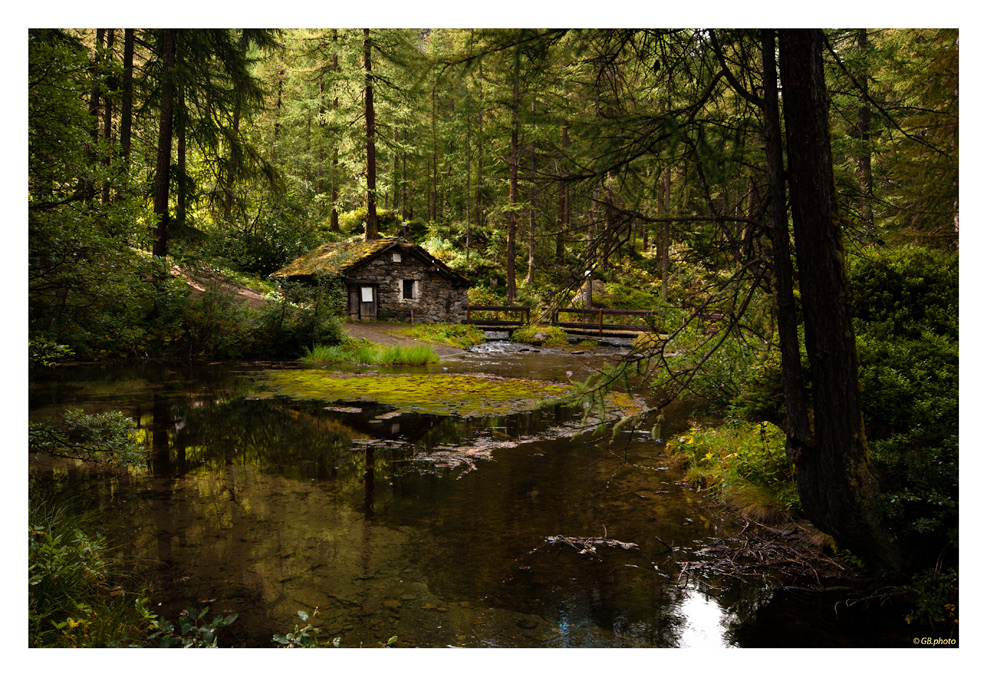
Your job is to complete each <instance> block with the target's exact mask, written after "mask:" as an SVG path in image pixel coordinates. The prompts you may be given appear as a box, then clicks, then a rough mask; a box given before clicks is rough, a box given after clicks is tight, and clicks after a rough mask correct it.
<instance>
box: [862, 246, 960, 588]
mask: <svg viewBox="0 0 987 678" xmlns="http://www.w3.org/2000/svg"><path fill="white" fill-rule="evenodd" d="M849 268H850V274H851V277H850V282H851V288H852V290H853V294H854V314H855V322H856V329H857V351H858V354H859V356H860V383H861V387H862V399H861V403H862V408H863V411H864V421H865V424H866V427H867V436H868V444H869V448H870V452H871V459H872V462H873V464H872V465H873V468H874V471H875V473H876V474H877V475H878V477H879V479H880V481H881V490H882V492H881V495H880V496H879V497H878V499H877V503H878V507H879V508H880V509H881V510H882V511H883V513H884V516H885V518H886V520H887V522H888V524H889V525H890V526H891V529H892V530H893V531H894V533H895V535H896V537H897V539H898V541H899V543H901V544H902V546H903V547H904V550H905V551H906V552H907V553H909V554H910V556H911V557H912V563H911V566H912V567H914V568H918V569H921V568H923V567H932V566H934V565H935V564H936V562H937V561H938V560H939V559H940V558H944V561H945V562H946V563H947V564H948V563H951V562H955V559H956V556H957V553H958V548H959V377H960V374H959V342H958V337H959V313H958V309H959V284H958V282H959V261H958V257H957V256H956V255H955V254H950V253H944V252H938V251H934V250H926V249H923V248H918V247H904V248H899V249H884V250H873V251H868V252H865V253H864V254H862V255H860V256H858V257H856V258H854V259H852V260H851V262H850V267H849Z"/></svg>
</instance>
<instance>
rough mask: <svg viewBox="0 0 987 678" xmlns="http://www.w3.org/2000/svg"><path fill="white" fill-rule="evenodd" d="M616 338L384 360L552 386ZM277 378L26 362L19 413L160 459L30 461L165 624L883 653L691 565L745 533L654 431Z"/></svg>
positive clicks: (210, 370)
mask: <svg viewBox="0 0 987 678" xmlns="http://www.w3.org/2000/svg"><path fill="white" fill-rule="evenodd" d="M616 351H619V349H599V350H591V351H587V352H581V353H575V354H574V353H573V352H572V351H571V350H557V351H552V350H537V349H536V350H519V349H518V348H517V347H516V346H511V345H507V344H497V343H491V344H488V345H485V346H484V347H481V348H480V349H479V350H476V351H471V352H465V353H463V354H461V355H458V356H455V357H453V358H450V359H447V360H444V361H442V362H441V363H438V364H435V365H431V366H429V367H426V368H419V369H412V370H409V369H407V368H403V369H400V370H398V369H395V370H392V371H394V372H405V373H408V372H411V373H417V374H446V373H452V374H485V375H494V376H497V377H523V378H525V379H540V380H551V381H560V382H565V381H567V380H571V379H584V378H585V377H586V376H587V375H588V374H589V373H590V372H591V370H592V369H594V367H596V366H598V365H599V364H600V362H601V361H602V360H605V359H606V358H607V357H611V356H612V355H614V352H616ZM273 368H278V369H284V368H288V369H302V368H299V367H298V366H297V365H290V366H284V365H281V366H274V365H267V366H265V365H240V366H235V365H234V366H231V365H213V366H199V367H195V368H175V367H163V366H148V367H129V368H110V367H83V366H78V367H67V368H59V369H58V370H52V371H48V372H44V373H40V372H39V373H36V374H32V381H31V389H30V416H31V418H32V419H40V418H45V417H48V416H53V415H56V414H58V413H60V412H61V411H63V410H65V409H67V408H75V407H81V408H83V409H85V410H86V411H89V412H98V411H107V410H119V411H122V412H123V413H124V414H125V415H127V416H129V417H131V418H133V419H134V420H135V421H136V422H137V423H138V426H139V428H140V430H141V432H142V433H143V435H145V436H146V441H147V444H148V447H149V449H150V465H149V469H148V470H146V471H139V472H131V473H129V474H118V475H112V476H105V475H99V476H97V475H92V474H89V473H87V472H86V471H85V470H84V469H81V468H78V467H72V466H69V467H65V466H62V465H58V466H56V467H48V466H45V465H43V464H32V471H31V472H32V474H34V476H35V482H37V483H42V484H44V483H47V484H49V485H50V486H51V487H54V488H57V489H58V490H59V491H60V492H63V493H66V494H67V495H69V496H72V497H73V498H75V500H76V501H77V502H78V503H79V505H80V508H87V509H95V510H98V511H99V512H100V515H101V516H104V525H103V527H104V530H105V534H106V535H107V536H108V538H109V540H110V541H111V542H112V543H113V544H115V545H118V546H119V547H120V549H121V551H122V552H123V553H124V554H125V555H126V557H127V558H128V560H129V561H130V562H131V563H132V564H133V566H134V567H135V568H136V569H138V570H139V571H140V572H141V573H142V574H143V575H144V576H145V577H146V578H147V580H149V581H150V582H152V591H151V593H152V599H153V600H154V601H156V602H160V605H159V606H158V607H157V608H156V610H157V611H158V612H159V613H160V614H162V615H164V616H165V617H167V618H169V619H175V618H177V615H178V613H179V612H180V611H181V610H182V609H185V608H186V607H188V606H192V607H194V608H196V609H200V608H201V607H203V606H205V605H208V606H209V607H210V613H211V614H212V613H215V614H223V613H231V612H236V613H237V614H238V615H239V618H238V620H237V621H236V622H235V623H234V624H233V625H232V626H230V627H229V628H228V629H224V630H223V632H222V633H221V642H222V644H223V645H232V646H238V647H241V646H247V647H271V646H272V645H273V643H272V636H273V634H275V633H285V632H288V631H291V630H292V628H293V627H294V626H295V624H296V623H297V622H298V617H297V616H296V612H297V611H298V610H305V611H307V612H312V611H313V610H315V609H318V614H317V616H316V618H315V620H314V622H313V623H315V625H317V626H320V627H321V628H322V630H323V633H322V637H323V638H330V639H331V638H333V637H338V638H340V643H341V645H342V646H343V647H359V646H363V647H377V646H379V645H380V644H381V643H383V642H386V641H387V639H389V638H391V637H393V636H397V638H398V644H399V645H400V646H403V647H515V648H520V647H704V646H711V647H730V646H778V645H795V646H800V645H824V646H832V645H837V646H840V645H858V646H859V645H865V646H866V645H875V644H876V645H881V644H886V643H887V642H891V643H895V641H893V640H892V641H888V639H887V638H884V637H882V636H881V635H880V634H879V633H874V632H872V633H871V634H870V635H869V636H867V637H862V636H861V634H860V629H859V628H850V627H846V626H841V625H840V624H837V623H835V622H834V621H825V620H822V619H821V618H820V619H813V618H812V617H811V615H807V614H806V610H807V609H809V608H807V607H806V601H805V600H795V601H794V602H791V603H789V604H787V606H786V607H783V608H782V609H780V610H773V609H770V608H766V607H765V606H767V605H768V603H769V602H770V601H771V600H772V599H773V598H774V597H775V592H776V587H777V582H776V581H774V580H773V579H772V578H770V577H764V578H762V579H757V578H755V579H754V580H753V581H740V580H733V579H723V578H717V577H714V576H704V575H703V571H702V569H701V568H698V569H695V568H694V569H690V570H688V572H687V571H686V570H685V569H684V568H683V563H686V562H694V561H696V560H698V559H701V555H699V553H700V551H701V549H703V547H704V546H706V545H708V544H709V543H711V541H712V540H715V539H720V538H724V537H730V536H732V535H735V534H736V533H737V532H738V530H740V528H741V526H742V523H740V522H739V521H738V520H736V519H735V518H733V517H731V516H730V514H729V513H727V512H725V511H724V510H723V509H722V508H721V507H719V506H718V505H716V504H715V503H712V502H710V501H708V499H707V498H706V497H705V496H704V495H702V494H700V493H698V492H696V491H695V490H694V489H693V488H691V487H690V486H689V485H688V484H687V483H685V482H683V479H682V478H681V474H680V473H679V472H678V471H676V470H675V469H673V468H669V467H668V464H667V460H665V459H663V457H662V445H661V444H660V443H658V442H656V441H655V440H653V439H652V438H651V435H650V432H649V431H643V430H642V431H629V432H626V433H624V434H622V435H620V436H617V437H616V438H614V439H613V440H611V436H610V434H609V432H607V433H605V434H598V435H591V434H581V435H580V436H577V437H575V439H574V438H573V435H574V434H575V433H576V431H577V430H578V429H579V423H580V418H581V412H574V411H572V410H570V409H569V408H567V407H564V406H558V405H556V406H550V407H546V408H544V409H541V410H536V411H534V412H525V413H520V414H510V415H506V416H498V417H454V416H438V415H432V414H422V413H415V412H402V411H397V410H394V409H393V408H389V407H386V406H383V405H379V404H375V403H371V402H367V401H363V400H359V399H354V400H353V401H350V402H339V401H337V402H319V401H312V400H297V399H286V398H270V397H258V394H259V392H260V391H261V390H262V386H261V384H262V382H263V376H264V374H265V373H266V372H267V371H268V370H269V369H273ZM363 369H364V370H365V371H370V369H371V368H363ZM381 371H384V370H381ZM690 414H691V412H690V409H689V408H688V407H687V406H685V405H681V406H679V407H677V408H676V407H672V408H669V409H667V410H666V413H665V416H666V422H665V424H664V428H663V434H664V435H666V436H667V435H674V434H676V433H679V432H682V431H685V430H686V429H687V428H688V426H689V421H688V418H689V416H690ZM765 609H769V610H770V611H771V614H770V615H768V617H770V621H768V622H765V621H764V620H763V618H765V617H766V616H765V615H764V614H763V612H764V610H765ZM820 614H821V615H823V616H825V612H824V611H822V612H820ZM759 617H762V619H759ZM909 640H910V638H909Z"/></svg>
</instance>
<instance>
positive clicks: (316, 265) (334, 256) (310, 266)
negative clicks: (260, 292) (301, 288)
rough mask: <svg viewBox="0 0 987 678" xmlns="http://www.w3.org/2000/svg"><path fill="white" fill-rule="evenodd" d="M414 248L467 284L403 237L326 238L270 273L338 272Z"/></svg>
mask: <svg viewBox="0 0 987 678" xmlns="http://www.w3.org/2000/svg"><path fill="white" fill-rule="evenodd" d="M398 246H401V247H403V248H411V249H414V250H415V251H416V252H418V254H420V255H421V256H422V257H423V258H424V259H425V260H426V261H428V262H429V263H431V264H434V265H435V268H436V270H437V271H438V272H440V273H441V274H443V275H445V276H446V277H448V278H451V279H453V280H454V281H456V282H457V283H460V284H464V285H469V280H467V279H466V278H465V277H463V276H462V275H460V274H459V273H456V272H455V271H453V270H452V269H451V268H449V267H448V266H446V265H445V264H443V263H442V262H441V261H439V260H438V259H436V258H435V257H433V256H432V255H431V254H429V253H428V252H427V251H425V250H424V249H422V248H421V247H419V246H418V245H415V244H414V243H410V242H408V241H407V240H404V239H403V238H394V237H392V238H378V239H377V240H362V239H361V240H351V241H346V242H328V243H325V244H324V245H319V246H318V247H316V248H315V249H314V250H312V251H311V252H306V253H305V254H303V255H302V256H300V257H298V258H297V259H295V260H294V261H292V262H291V263H290V264H288V265H287V266H285V267H284V268H282V269H280V270H278V271H275V272H274V273H272V274H271V277H272V278H293V277H296V276H312V275H318V274H320V273H322V274H326V273H341V274H343V275H346V273H347V272H349V271H350V270H352V269H354V268H356V267H357V266H359V265H360V264H362V263H364V262H366V261H369V260H370V259H373V258H374V257H376V256H377V255H379V254H381V253H383V252H384V251H386V250H389V249H391V248H392V247H398Z"/></svg>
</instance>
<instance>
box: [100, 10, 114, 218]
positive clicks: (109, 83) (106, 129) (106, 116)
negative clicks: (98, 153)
mask: <svg viewBox="0 0 987 678" xmlns="http://www.w3.org/2000/svg"><path fill="white" fill-rule="evenodd" d="M115 33H116V32H115V31H114V30H113V29H112V28H110V29H108V30H107V33H106V52H107V54H108V55H110V59H109V60H110V62H112V61H113V59H112V55H113V37H114V35H115ZM106 89H107V93H106V96H104V97H103V138H104V139H105V140H106V141H107V142H109V140H110V139H112V138H113V98H112V97H111V96H110V92H115V91H116V89H117V86H116V78H115V77H113V75H112V70H111V72H110V75H108V76H107V78H106ZM103 166H104V167H105V168H106V169H107V170H109V168H110V153H109V150H107V152H106V155H105V156H104V157H103ZM108 175H109V172H107V176H108ZM102 200H103V204H104V205H105V204H106V203H108V202H109V201H110V180H109V178H106V179H103V191H102Z"/></svg>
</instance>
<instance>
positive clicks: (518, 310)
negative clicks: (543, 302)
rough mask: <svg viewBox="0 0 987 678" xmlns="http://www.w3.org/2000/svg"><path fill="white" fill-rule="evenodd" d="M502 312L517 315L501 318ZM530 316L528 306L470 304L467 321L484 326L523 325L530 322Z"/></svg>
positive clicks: (467, 308) (467, 310)
mask: <svg viewBox="0 0 987 678" xmlns="http://www.w3.org/2000/svg"><path fill="white" fill-rule="evenodd" d="M502 313H503V314H507V315H508V316H516V317H508V319H506V320H505V319H502V318H501V314H502ZM491 315H492V316H493V317H491ZM530 317H531V309H530V308H528V307H527V306H473V305H469V306H467V307H466V323H467V324H472V325H482V326H484V327H500V326H502V327H521V326H522V325H527V324H528V322H529V319H530Z"/></svg>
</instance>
